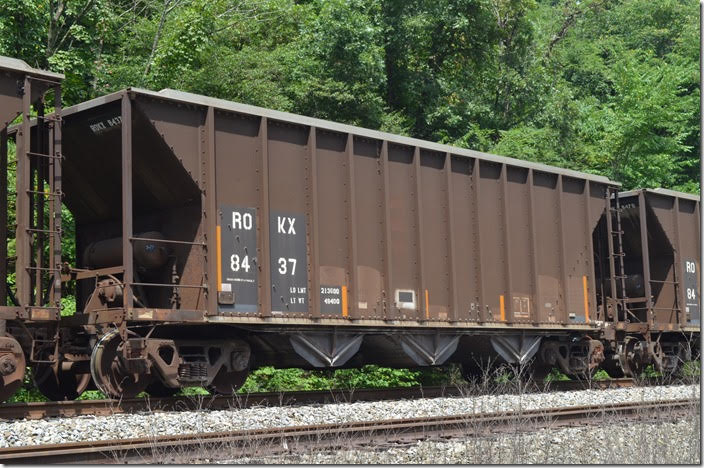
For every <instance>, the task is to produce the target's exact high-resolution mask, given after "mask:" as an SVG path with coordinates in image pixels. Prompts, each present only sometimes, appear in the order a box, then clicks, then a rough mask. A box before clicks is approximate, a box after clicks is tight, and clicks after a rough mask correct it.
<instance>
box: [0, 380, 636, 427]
mask: <svg viewBox="0 0 704 468" xmlns="http://www.w3.org/2000/svg"><path fill="white" fill-rule="evenodd" d="M634 385H635V383H634V381H633V380H632V379H609V380H597V381H592V382H591V383H589V382H586V381H577V380H569V381H558V382H551V383H550V384H548V385H541V386H537V385H529V386H527V387H526V390H525V391H533V392H534V391H566V390H582V389H585V388H598V389H607V388H622V387H632V386H634ZM468 394H476V391H470V390H468V389H467V388H461V387H456V386H436V387H401V388H382V389H356V390H352V391H348V390H339V389H338V390H324V391H322V390H321V391H317V390H316V391H300V392H275V393H250V394H238V395H235V396H229V395H228V396H223V395H217V396H211V395H205V396H175V397H166V398H153V397H149V398H129V399H123V400H79V401H48V402H34V403H9V404H3V405H0V419H4V420H16V419H43V418H50V417H73V416H81V415H92V416H109V415H113V414H125V413H139V412H147V411H192V410H201V409H207V410H222V409H230V408H250V407H253V406H283V405H294V404H325V403H339V402H349V403H351V402H355V401H384V400H399V399H418V398H438V397H456V396H463V395H468Z"/></svg>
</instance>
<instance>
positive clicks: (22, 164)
mask: <svg viewBox="0 0 704 468" xmlns="http://www.w3.org/2000/svg"><path fill="white" fill-rule="evenodd" d="M62 80H63V75H60V74H57V73H51V72H46V71H42V70H36V69H34V68H31V67H29V66H28V65H27V64H26V63H25V62H23V61H21V60H17V59H12V58H8V57H0V176H1V177H2V179H0V239H2V241H1V242H0V401H5V400H6V399H7V398H9V397H11V396H12V395H13V394H14V393H15V392H16V391H17V389H18V388H19V387H20V386H21V385H22V382H23V379H24V376H25V369H26V367H27V365H31V366H32V367H34V368H35V371H36V372H35V374H34V376H35V379H37V380H38V381H44V380H52V378H53V376H54V375H55V374H56V372H57V370H58V369H57V366H58V365H59V361H58V359H57V356H58V353H57V352H56V350H57V347H58V333H59V310H60V302H61V282H60V277H59V275H58V270H57V266H58V265H59V264H60V262H61V237H60V236H61V224H60V222H61V216H60V214H61V202H60V200H59V196H60V193H61V174H60V170H61V165H60V162H59V160H58V159H57V158H59V157H60V154H61V125H60V116H61V81H62ZM52 98H53V100H52ZM45 101H48V102H46V104H47V105H48V106H52V107H53V110H54V113H53V114H52V116H51V117H49V118H48V117H46V116H45V115H44V108H45ZM30 112H33V113H34V115H35V124H34V127H33V129H32V130H30V121H29V116H30ZM18 117H19V121H20V122H21V123H20V124H19V126H17V127H15V128H14V129H12V130H10V131H9V130H8V127H9V125H10V124H11V123H12V122H13V121H15V119H17V118H18ZM30 131H34V132H35V135H34V139H33V140H34V143H33V144H32V145H31V146H30ZM10 144H14V145H15V148H16V155H17V157H16V158H13V164H16V166H15V167H13V168H11V169H12V173H13V174H14V175H15V176H16V177H15V180H16V184H15V186H14V187H13V188H12V189H11V191H12V192H13V193H9V192H10V190H8V189H9V187H8V185H9V182H11V180H10V179H9V178H8V146H9V145H10ZM8 202H9V203H12V204H13V205H14V206H15V207H16V213H17V217H16V219H15V225H16V229H15V230H14V232H12V233H9V234H10V235H9V236H8V232H7V231H8ZM8 237H10V238H12V239H13V240H14V255H13V256H12V258H8V243H7V242H6V240H7V239H8ZM8 271H14V272H15V275H14V287H12V288H8V284H7V280H6V279H7V277H8V275H7V273H8ZM8 297H9V298H10V301H9V303H8Z"/></svg>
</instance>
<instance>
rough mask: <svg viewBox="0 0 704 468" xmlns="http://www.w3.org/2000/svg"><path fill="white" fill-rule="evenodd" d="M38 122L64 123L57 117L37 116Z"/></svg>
mask: <svg viewBox="0 0 704 468" xmlns="http://www.w3.org/2000/svg"><path fill="white" fill-rule="evenodd" d="M37 120H43V121H44V122H62V121H63V119H62V118H61V117H56V116H46V115H45V116H41V115H38V116H37Z"/></svg>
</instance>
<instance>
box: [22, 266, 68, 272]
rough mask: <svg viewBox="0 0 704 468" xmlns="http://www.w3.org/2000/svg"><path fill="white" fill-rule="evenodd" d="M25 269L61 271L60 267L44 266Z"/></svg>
mask: <svg viewBox="0 0 704 468" xmlns="http://www.w3.org/2000/svg"><path fill="white" fill-rule="evenodd" d="M26 269H27V270H35V271H61V269H60V268H44V267H27V268H26Z"/></svg>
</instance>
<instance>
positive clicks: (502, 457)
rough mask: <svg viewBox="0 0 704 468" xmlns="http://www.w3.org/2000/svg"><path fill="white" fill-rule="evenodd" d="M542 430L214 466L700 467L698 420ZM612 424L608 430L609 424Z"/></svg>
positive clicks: (226, 461)
mask: <svg viewBox="0 0 704 468" xmlns="http://www.w3.org/2000/svg"><path fill="white" fill-rule="evenodd" d="M604 422H605V424H604V425H599V426H589V427H577V428H564V429H553V430H549V429H541V430H537V431H534V432H524V433H520V434H517V433H514V434H504V435H501V436H498V437H491V438H473V439H453V440H449V441H422V442H418V443H415V444H412V445H410V446H402V447H401V446H387V447H383V449H378V450H372V449H364V450H341V451H335V452H313V453H305V454H290V455H285V456H284V455H282V456H273V457H267V458H259V459H247V458H232V459H227V457H226V458H225V459H222V460H198V461H200V462H210V463H227V464H236V463H246V464H265V463H266V464H270V463H277V464H280V463H297V464H306V465H313V464H361V463H364V464H380V465H383V464H444V465H454V464H515V465H516V464H596V463H599V464H613V465H617V464H634V463H635V464H639V465H640V464H694V465H698V464H699V463H700V439H699V434H700V426H699V423H698V417H697V416H696V415H694V417H691V418H686V419H685V420H680V421H676V422H659V423H657V424H653V423H629V424H628V425H623V424H621V425H620V424H619V423H618V421H609V420H608V419H607V420H605V421H604ZM607 424H608V428H607V427H606V425H607Z"/></svg>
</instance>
